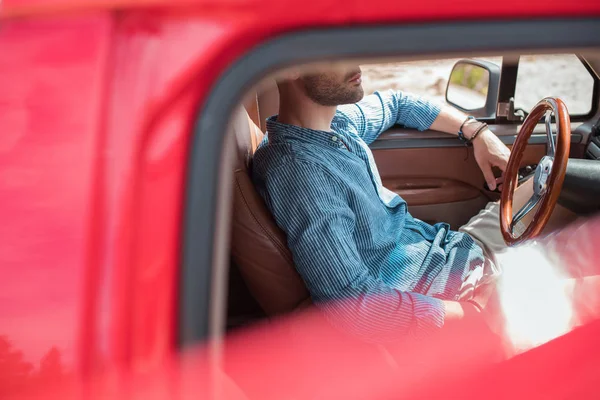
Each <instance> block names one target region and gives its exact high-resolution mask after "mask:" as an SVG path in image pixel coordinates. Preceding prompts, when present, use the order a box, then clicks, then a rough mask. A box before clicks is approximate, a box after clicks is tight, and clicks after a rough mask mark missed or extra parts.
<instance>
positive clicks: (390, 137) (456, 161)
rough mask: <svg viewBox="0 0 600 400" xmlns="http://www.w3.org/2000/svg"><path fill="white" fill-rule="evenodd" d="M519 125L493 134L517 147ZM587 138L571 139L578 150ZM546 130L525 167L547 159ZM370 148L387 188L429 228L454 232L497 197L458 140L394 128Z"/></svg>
mask: <svg viewBox="0 0 600 400" xmlns="http://www.w3.org/2000/svg"><path fill="white" fill-rule="evenodd" d="M518 128H519V127H518V126H516V125H498V126H492V127H491V129H492V130H493V131H494V132H495V133H496V134H498V136H499V137H500V139H501V140H502V141H503V142H504V143H506V144H507V145H508V146H509V147H510V146H511V145H512V143H514V140H515V137H516V132H517V131H518ZM582 140H583V135H582V134H580V133H575V134H573V135H572V142H573V143H572V145H573V147H575V146H576V145H578V144H579V143H580V142H581V141H582ZM546 142H547V137H546V133H545V127H544V126H543V125H539V126H538V127H537V128H536V130H535V131H534V134H533V135H532V138H531V140H530V146H528V148H527V149H526V151H525V153H524V155H523V159H522V161H521V166H523V167H524V166H526V165H532V164H537V162H538V161H539V160H540V159H541V157H542V156H543V155H545V154H546ZM371 148H372V150H373V154H374V157H375V161H376V163H377V166H378V168H379V173H380V174H381V178H382V181H383V184H384V185H385V186H386V187H387V188H388V189H390V190H392V191H394V192H396V193H398V194H399V195H400V196H401V197H402V198H404V199H405V200H406V202H407V203H408V205H409V211H410V212H411V214H412V215H413V216H415V217H416V218H419V219H421V220H424V221H426V222H429V223H435V222H439V221H444V222H448V223H449V224H450V225H451V227H452V228H453V229H457V228H458V227H460V226H461V225H464V224H465V223H467V222H468V220H469V219H470V218H471V217H472V216H474V215H475V214H477V212H478V211H479V210H481V208H483V207H484V206H485V204H486V203H487V202H488V201H495V200H498V198H499V193H498V192H490V191H489V190H486V189H485V186H484V183H485V180H484V178H483V174H482V173H481V171H480V169H479V167H478V165H477V162H476V161H475V157H474V154H473V149H472V148H467V147H465V146H464V145H463V144H462V143H461V142H460V141H458V140H457V139H456V137H454V136H451V135H448V134H444V133H439V132H418V131H415V130H412V129H401V128H398V129H391V130H389V131H387V132H385V133H383V134H382V135H381V136H380V137H379V139H378V140H377V141H375V142H374V143H373V144H372V145H371Z"/></svg>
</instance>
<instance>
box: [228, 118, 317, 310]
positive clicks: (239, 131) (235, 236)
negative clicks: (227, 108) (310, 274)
mask: <svg viewBox="0 0 600 400" xmlns="http://www.w3.org/2000/svg"><path fill="white" fill-rule="evenodd" d="M230 129H232V130H233V132H230V134H234V135H235V142H236V146H237V160H236V166H235V171H234V188H233V207H234V209H233V223H232V242H231V256H232V259H233V262H234V263H235V264H236V265H237V266H238V268H239V269H240V272H241V274H242V276H243V277H244V280H245V281H246V284H247V285H248V289H249V290H250V292H251V293H252V295H253V296H254V298H255V299H256V300H257V301H258V303H259V304H260V306H261V307H262V308H263V310H264V311H265V312H266V313H267V315H276V314H281V313H286V312H289V311H292V310H294V309H296V308H298V307H302V306H303V305H305V304H306V303H307V302H309V301H310V298H309V294H308V291H307V289H306V286H305V285H304V281H303V280H302V278H301V277H300V275H298V272H297V271H296V269H295V267H294V262H293V259H292V254H291V253H290V251H289V249H288V248H287V241H286V237H285V234H284V233H283V231H281V229H279V228H278V227H277V224H276V223H275V220H274V219H273V217H272V216H271V214H270V212H269V210H268V209H267V207H266V205H265V204H264V202H263V200H262V198H261V197H260V195H259V194H258V193H257V191H256V190H255V189H254V185H253V184H252V181H251V179H250V167H251V161H252V157H253V155H254V152H255V151H256V148H257V146H258V145H259V144H260V142H261V141H262V138H263V133H262V132H261V130H260V129H259V128H258V127H257V126H256V124H255V123H254V122H253V121H252V120H251V119H250V118H249V117H248V114H247V113H246V111H245V110H244V109H243V108H240V109H239V110H237V111H236V113H235V115H234V117H233V120H232V121H231V123H230Z"/></svg>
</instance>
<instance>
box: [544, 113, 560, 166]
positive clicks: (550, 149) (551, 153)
mask: <svg viewBox="0 0 600 400" xmlns="http://www.w3.org/2000/svg"><path fill="white" fill-rule="evenodd" d="M556 124H557V128H558V120H557V121H556ZM546 136H547V137H548V151H547V153H546V154H547V155H548V156H550V157H554V154H555V153H556V144H555V143H554V134H553V132H552V111H550V110H548V111H546Z"/></svg>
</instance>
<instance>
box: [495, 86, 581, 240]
mask: <svg viewBox="0 0 600 400" xmlns="http://www.w3.org/2000/svg"><path fill="white" fill-rule="evenodd" d="M552 114H554V115H555V119H556V130H557V134H556V142H555V141H554V135H553V134H552V124H551V121H552V119H551V116H552ZM544 115H545V118H546V135H547V137H548V151H547V152H546V155H545V156H544V157H542V159H541V160H540V162H539V164H538V166H537V168H536V170H535V175H534V177H533V195H532V196H531V198H530V199H529V200H528V201H527V202H526V203H525V205H524V206H523V208H521V209H520V210H519V211H518V212H517V213H516V214H515V215H514V216H513V195H514V192H515V189H516V187H517V182H518V175H519V166H520V164H521V159H522V158H523V152H524V151H525V148H526V147H527V144H528V141H529V138H530V137H531V134H532V133H533V129H534V128H535V126H536V125H537V124H538V122H539V121H540V119H541V118H542V117H543V116H544ZM570 145H571V120H570V118H569V112H568V111H567V107H566V106H565V103H563V101H562V100H561V99H559V98H557V97H547V98H545V99H543V100H541V101H540V102H539V103H537V104H536V105H535V107H533V109H532V110H531V113H530V114H529V115H528V116H527V118H526V119H525V122H523V126H522V127H521V130H520V131H519V134H518V135H517V139H516V141H515V144H514V146H513V148H512V151H511V154H510V158H509V160H508V165H507V167H506V171H505V173H504V188H503V190H502V197H501V198H500V231H501V232H502V236H503V237H504V241H505V242H506V244H507V245H509V246H513V245H515V244H518V243H521V242H523V241H525V240H527V239H532V238H534V237H536V236H538V235H539V234H540V232H541V231H542V230H543V229H544V227H545V226H546V224H547V223H548V220H549V219H550V215H552V211H553V210H554V207H555V206H556V202H557V201H558V196H559V195H560V190H561V188H562V184H563V181H564V179H565V171H566V169H567V161H568V160H569V150H570ZM538 204H539V207H538V209H537V211H536V212H535V215H534V217H533V219H532V221H531V223H530V224H529V226H528V227H527V228H526V229H525V231H524V232H523V233H522V234H520V235H518V234H517V235H515V232H514V228H515V225H516V224H517V223H518V222H519V221H520V220H521V219H522V218H523V217H524V216H525V215H527V214H529V213H530V212H531V211H532V210H533V209H534V208H535V207H536V206H537V205H538Z"/></svg>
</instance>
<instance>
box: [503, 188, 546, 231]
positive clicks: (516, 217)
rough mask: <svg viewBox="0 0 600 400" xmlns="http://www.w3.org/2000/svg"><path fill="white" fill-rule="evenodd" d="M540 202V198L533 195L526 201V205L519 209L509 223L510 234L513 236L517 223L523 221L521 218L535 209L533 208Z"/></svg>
mask: <svg viewBox="0 0 600 400" xmlns="http://www.w3.org/2000/svg"><path fill="white" fill-rule="evenodd" d="M540 200H541V196H539V195H537V194H535V193H534V194H533V195H532V196H531V198H530V199H529V200H527V203H525V205H524V206H523V207H521V209H520V210H519V211H518V212H517V213H516V214H515V215H514V216H513V219H512V222H511V223H510V231H511V233H513V234H514V231H515V226H516V225H517V224H518V223H519V221H521V220H522V219H523V217H525V216H526V215H527V214H529V213H530V212H531V211H532V210H533V209H534V208H535V206H537V205H538V203H539V202H540Z"/></svg>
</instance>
